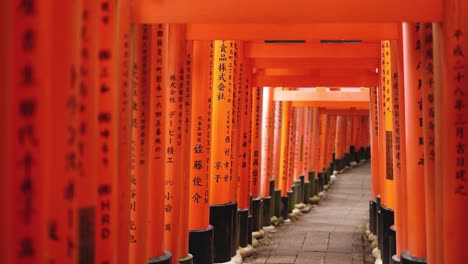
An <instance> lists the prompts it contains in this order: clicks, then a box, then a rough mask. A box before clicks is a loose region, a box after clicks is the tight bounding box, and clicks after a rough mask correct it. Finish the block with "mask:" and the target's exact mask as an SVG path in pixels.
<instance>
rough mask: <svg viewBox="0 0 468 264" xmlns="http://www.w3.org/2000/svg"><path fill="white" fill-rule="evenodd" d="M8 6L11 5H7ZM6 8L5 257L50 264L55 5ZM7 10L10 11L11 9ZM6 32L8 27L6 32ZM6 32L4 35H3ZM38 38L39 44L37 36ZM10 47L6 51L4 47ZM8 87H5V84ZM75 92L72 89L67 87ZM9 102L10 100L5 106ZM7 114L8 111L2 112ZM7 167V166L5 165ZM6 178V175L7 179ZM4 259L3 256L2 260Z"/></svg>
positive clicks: (4, 51) (3, 127) (3, 187)
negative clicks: (52, 17) (49, 161)
mask: <svg viewBox="0 0 468 264" xmlns="http://www.w3.org/2000/svg"><path fill="white" fill-rule="evenodd" d="M4 2H5V1H4ZM6 2H7V3H2V4H0V5H1V8H5V9H4V10H2V11H1V12H2V15H3V12H5V13H6V17H3V18H2V22H3V21H4V19H5V20H7V21H6V24H4V25H2V26H1V28H2V31H3V29H6V32H5V33H6V34H5V35H2V36H4V38H3V37H2V44H1V45H2V48H5V49H4V50H2V55H5V57H3V58H4V59H5V61H4V62H3V63H2V64H5V65H4V66H5V68H3V66H2V70H5V72H4V75H5V76H3V73H2V77H5V79H3V80H2V84H6V88H5V87H2V89H1V90H2V92H1V93H2V96H3V95H5V97H4V98H2V103H5V107H6V112H2V113H1V114H0V115H1V116H2V118H3V117H5V119H6V120H2V121H6V126H4V123H2V124H1V126H2V127H1V128H2V130H4V131H5V134H3V133H2V138H3V136H5V137H4V138H3V139H2V143H5V145H3V144H2V156H1V158H2V159H4V161H5V163H6V167H3V166H2V167H1V168H0V169H1V170H2V180H5V182H2V192H4V193H3V194H2V198H3V195H5V196H6V198H7V199H6V200H2V201H3V202H2V203H6V204H4V206H5V207H6V209H7V210H8V211H6V212H5V213H4V214H3V217H2V218H5V222H6V224H9V225H8V226H3V227H2V231H5V233H3V235H2V238H1V246H2V247H3V248H2V250H1V251H2V252H4V253H6V255H5V258H4V259H3V260H4V261H6V262H5V263H39V262H46V254H47V250H46V239H47V237H48V234H49V230H48V228H47V225H48V223H47V212H48V211H49V210H48V207H49V206H48V199H47V196H48V195H49V194H50V185H49V184H48V179H47V178H48V175H49V171H48V170H47V167H46V165H47V164H46V162H47V157H46V154H47V153H48V148H49V144H50V136H49V131H48V123H47V122H49V120H50V119H49V118H48V115H49V114H50V101H49V100H50V96H49V94H50V76H51V75H50V74H51V73H50V71H49V70H50V68H49V67H48V66H49V65H47V66H46V65H44V63H46V62H48V61H49V60H50V56H51V49H50V46H49V45H50V37H51V34H50V31H49V30H50V28H49V27H50V14H51V7H52V4H51V3H50V1H42V2H37V3H36V4H37V5H35V9H31V8H28V6H27V5H24V4H22V3H18V2H12V1H6ZM5 5H6V6H5ZM4 27H5V28H4ZM2 33H4V32H2ZM32 36H34V39H31V37H32ZM3 45H5V46H6V47H5V46H3ZM3 82H5V83H3ZM67 88H69V86H67ZM3 99H5V100H4V101H3ZM2 110H3V108H2ZM3 140H4V142H3ZM2 165H3V164H2ZM3 173H5V174H3ZM2 258H3V257H2Z"/></svg>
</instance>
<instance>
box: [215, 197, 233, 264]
mask: <svg viewBox="0 0 468 264" xmlns="http://www.w3.org/2000/svg"><path fill="white" fill-rule="evenodd" d="M234 208H236V210H235V211H234V210H233V209H234ZM233 214H235V215H236V217H237V204H236V203H235V202H232V203H227V204H220V205H217V204H215V205H211V206H210V224H211V225H212V226H213V228H214V262H215V263H223V262H228V261H230V260H231V257H232V254H231V253H232V252H231V251H232V241H233V240H235V233H234V232H233V231H234V225H235V223H234V222H233V221H234V219H235V218H234V216H233Z"/></svg>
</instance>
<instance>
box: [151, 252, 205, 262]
mask: <svg viewBox="0 0 468 264" xmlns="http://www.w3.org/2000/svg"><path fill="white" fill-rule="evenodd" d="M148 263H151V264H171V263H172V254H171V252H169V251H166V250H164V253H163V255H162V256H158V257H153V258H149V259H148ZM211 263H213V262H211Z"/></svg>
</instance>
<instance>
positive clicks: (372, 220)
mask: <svg viewBox="0 0 468 264" xmlns="http://www.w3.org/2000/svg"><path fill="white" fill-rule="evenodd" d="M369 229H370V231H371V232H372V233H373V234H375V235H376V234H377V201H373V200H371V201H369Z"/></svg>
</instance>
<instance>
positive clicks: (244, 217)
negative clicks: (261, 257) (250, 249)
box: [238, 209, 249, 247]
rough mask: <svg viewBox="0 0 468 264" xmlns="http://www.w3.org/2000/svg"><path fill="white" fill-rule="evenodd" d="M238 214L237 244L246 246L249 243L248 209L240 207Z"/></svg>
mask: <svg viewBox="0 0 468 264" xmlns="http://www.w3.org/2000/svg"><path fill="white" fill-rule="evenodd" d="M238 214H239V246H240V247H246V246H247V245H248V244H249V210H248V209H241V210H239V211H238Z"/></svg>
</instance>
